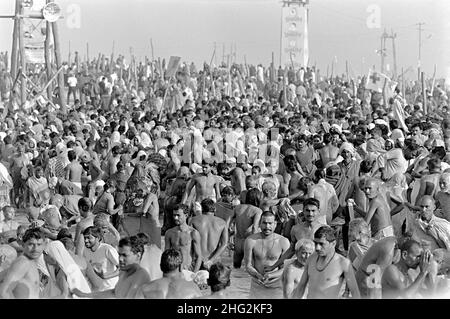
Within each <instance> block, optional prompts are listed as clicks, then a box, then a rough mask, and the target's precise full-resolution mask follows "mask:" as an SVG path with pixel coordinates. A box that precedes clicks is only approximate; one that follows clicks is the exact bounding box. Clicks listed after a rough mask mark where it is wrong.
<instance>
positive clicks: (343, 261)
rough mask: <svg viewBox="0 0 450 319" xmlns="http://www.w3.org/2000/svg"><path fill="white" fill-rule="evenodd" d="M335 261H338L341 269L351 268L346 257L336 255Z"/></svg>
mask: <svg viewBox="0 0 450 319" xmlns="http://www.w3.org/2000/svg"><path fill="white" fill-rule="evenodd" d="M336 256H337V259H338V261H339V263H340V264H341V266H342V268H344V269H347V268H349V267H350V266H351V264H350V260H349V259H348V258H347V257H344V256H342V255H340V254H336Z"/></svg>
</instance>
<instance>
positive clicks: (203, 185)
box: [181, 161, 220, 214]
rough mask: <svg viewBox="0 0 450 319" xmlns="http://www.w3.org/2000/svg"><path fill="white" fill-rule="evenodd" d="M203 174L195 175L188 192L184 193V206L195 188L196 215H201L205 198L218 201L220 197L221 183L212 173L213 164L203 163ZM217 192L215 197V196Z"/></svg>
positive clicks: (187, 189)
mask: <svg viewBox="0 0 450 319" xmlns="http://www.w3.org/2000/svg"><path fill="white" fill-rule="evenodd" d="M202 169H203V173H200V174H195V175H194V176H192V179H191V180H190V181H189V183H188V184H187V186H186V192H185V193H184V196H183V199H182V200H181V203H182V204H185V203H186V201H187V199H188V196H189V194H190V193H191V190H192V188H193V187H194V186H195V204H194V205H195V206H194V210H195V212H196V214H200V213H201V212H200V209H201V207H200V202H201V201H202V200H204V199H205V198H211V199H213V200H217V199H219V197H220V188H219V182H218V178H217V176H216V175H214V174H213V173H212V171H211V164H210V163H208V162H205V161H203V163H202ZM214 191H215V195H214Z"/></svg>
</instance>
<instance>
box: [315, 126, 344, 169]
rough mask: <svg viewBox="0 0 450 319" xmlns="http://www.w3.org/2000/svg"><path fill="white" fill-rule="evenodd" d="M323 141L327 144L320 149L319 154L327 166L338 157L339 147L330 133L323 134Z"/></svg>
mask: <svg viewBox="0 0 450 319" xmlns="http://www.w3.org/2000/svg"><path fill="white" fill-rule="evenodd" d="M323 142H324V143H325V146H324V147H322V148H321V149H319V155H320V159H321V160H322V164H323V166H324V167H326V165H327V164H328V163H329V162H332V161H334V160H335V159H336V158H337V157H338V155H339V148H338V147H336V146H335V145H333V143H332V136H331V134H330V133H326V134H325V135H324V136H323Z"/></svg>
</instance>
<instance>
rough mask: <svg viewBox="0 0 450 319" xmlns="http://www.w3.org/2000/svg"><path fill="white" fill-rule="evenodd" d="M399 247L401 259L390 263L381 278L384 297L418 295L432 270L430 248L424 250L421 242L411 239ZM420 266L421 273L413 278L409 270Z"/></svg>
mask: <svg viewBox="0 0 450 319" xmlns="http://www.w3.org/2000/svg"><path fill="white" fill-rule="evenodd" d="M399 248H400V261H399V262H397V263H396V264H394V265H389V266H388V267H387V268H386V269H385V271H384V272H383V276H382V278H381V286H382V291H383V298H399V297H400V298H406V299H409V298H414V297H417V293H419V290H420V289H421V288H422V285H423V283H424V282H425V279H426V278H427V274H428V272H429V270H430V265H431V261H432V254H431V252H430V251H428V250H427V251H423V249H422V247H421V246H420V243H419V242H417V241H415V240H414V239H409V240H406V241H405V242H404V243H402V244H401V245H400V247H399ZM418 267H420V272H419V275H418V276H417V277H416V278H415V279H413V278H411V275H410V273H409V272H408V270H409V269H417V268H418Z"/></svg>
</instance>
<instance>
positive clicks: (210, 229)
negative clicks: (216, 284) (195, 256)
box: [190, 198, 228, 269]
mask: <svg viewBox="0 0 450 319" xmlns="http://www.w3.org/2000/svg"><path fill="white" fill-rule="evenodd" d="M201 206H202V215H199V216H195V217H193V218H192V219H191V220H190V225H191V226H192V227H193V228H194V229H195V230H197V231H198V232H199V234H200V247H201V250H202V253H201V254H202V258H203V261H202V267H203V268H205V269H209V268H210V267H211V265H212V264H213V263H215V262H216V261H220V257H221V255H222V253H223V252H224V251H225V248H226V247H227V244H228V227H227V222H226V221H224V220H223V219H222V218H220V217H216V216H214V212H215V210H216V206H215V203H214V201H213V200H212V199H210V198H206V199H204V200H202V202H201Z"/></svg>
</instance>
